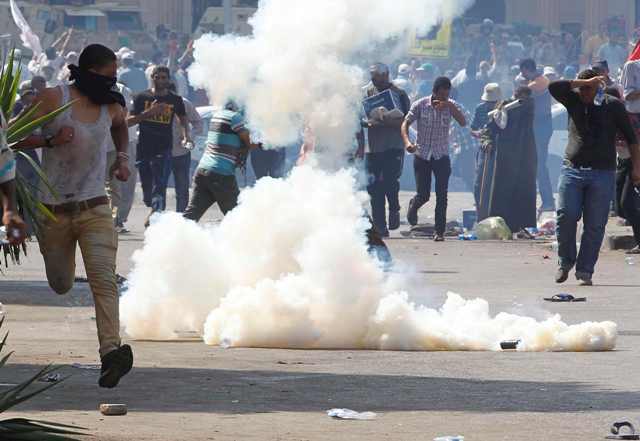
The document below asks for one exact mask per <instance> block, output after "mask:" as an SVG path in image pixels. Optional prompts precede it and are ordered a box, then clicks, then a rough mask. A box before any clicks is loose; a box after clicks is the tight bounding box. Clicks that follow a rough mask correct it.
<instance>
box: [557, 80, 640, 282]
mask: <svg viewBox="0 0 640 441" xmlns="http://www.w3.org/2000/svg"><path fill="white" fill-rule="evenodd" d="M604 80H605V78H604V77H601V76H598V74H597V73H596V72H594V71H593V70H590V69H588V70H585V71H583V72H581V73H580V75H578V79H577V80H573V81H556V82H554V83H551V85H550V86H549V92H550V93H551V95H552V96H553V97H554V98H555V99H556V100H557V101H558V102H559V103H561V104H562V105H563V106H565V107H566V108H567V113H568V114H569V140H568V144H567V148H566V152H565V159H564V166H563V168H562V172H561V175H560V184H559V188H558V193H559V201H558V210H557V230H556V235H557V239H558V257H559V266H560V268H559V269H558V272H557V274H556V282H557V283H563V282H565V281H566V280H567V278H568V277H569V271H571V269H573V267H574V266H575V267H576V279H577V280H578V281H579V282H580V285H583V286H590V285H592V284H593V282H592V277H593V273H594V269H595V265H596V262H597V261H598V255H599V252H600V247H601V246H602V240H603V239H604V234H605V228H606V226H607V221H608V216H609V208H610V205H611V201H612V200H613V196H614V188H615V170H616V146H615V141H616V134H617V133H620V134H622V136H624V138H625V140H626V141H627V143H628V145H629V150H630V152H631V157H632V161H633V172H632V180H633V183H634V184H635V185H640V148H639V147H638V141H637V139H636V135H635V132H634V131H633V128H632V126H631V123H630V121H629V117H628V116H627V112H626V109H625V107H624V104H623V103H622V102H621V101H620V100H618V99H617V98H615V97H612V96H610V95H606V96H604V99H603V100H600V99H598V100H596V95H598V90H599V89H600V88H603V89H604ZM575 89H578V91H577V92H576V91H575ZM600 101H601V102H600ZM580 218H583V222H584V231H583V233H582V239H581V246H580V252H579V253H578V251H577V246H576V230H577V225H578V221H579V220H580Z"/></svg>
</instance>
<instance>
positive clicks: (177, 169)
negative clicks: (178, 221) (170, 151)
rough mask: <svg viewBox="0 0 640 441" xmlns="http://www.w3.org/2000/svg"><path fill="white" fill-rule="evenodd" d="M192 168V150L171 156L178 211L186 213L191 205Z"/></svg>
mask: <svg viewBox="0 0 640 441" xmlns="http://www.w3.org/2000/svg"><path fill="white" fill-rule="evenodd" d="M190 168H191V152H189V153H187V154H186V155H180V156H174V157H172V158H171V171H172V172H173V180H174V182H175V190H176V212H178V213H184V210H186V209H187V205H189V184H190V183H189V175H190Z"/></svg>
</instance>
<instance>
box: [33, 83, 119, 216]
mask: <svg viewBox="0 0 640 441" xmlns="http://www.w3.org/2000/svg"><path fill="white" fill-rule="evenodd" d="M58 88H59V89H60V90H61V91H62V105H64V104H67V103H68V102H69V101H70V97H71V94H70V91H69V86H68V85H66V84H63V85H61V86H58ZM111 125H112V121H111V115H109V109H108V106H107V105H103V106H100V116H99V117H98V120H97V121H96V122H93V123H85V122H81V121H77V120H76V119H74V118H73V114H72V108H69V109H67V110H66V111H65V112H63V113H62V114H61V115H58V116H57V117H56V118H55V119H54V120H53V121H51V122H50V123H49V124H47V125H45V126H44V127H43V128H42V133H43V135H44V136H53V135H56V134H57V133H58V130H60V128H62V127H65V126H66V127H73V129H74V136H73V140H72V141H71V142H69V143H67V144H62V145H57V146H55V147H53V148H50V149H49V148H44V149H42V170H43V171H44V173H45V175H46V176H47V179H48V181H49V184H50V185H51V187H52V188H53V189H54V190H55V191H56V193H57V195H56V196H57V198H56V197H55V196H54V195H52V194H51V192H50V191H49V190H48V189H47V187H46V185H45V184H44V183H43V182H40V188H39V190H40V194H41V195H42V197H41V199H42V202H43V203H45V204H49V205H57V204H62V203H66V202H79V201H85V200H87V199H93V198H95V197H98V196H106V190H105V179H106V167H107V149H106V145H107V143H106V142H105V141H106V138H107V136H109V137H110V136H111Z"/></svg>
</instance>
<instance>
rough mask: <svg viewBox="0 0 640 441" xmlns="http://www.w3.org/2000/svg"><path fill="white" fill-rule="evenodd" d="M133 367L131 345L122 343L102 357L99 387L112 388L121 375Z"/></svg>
mask: <svg viewBox="0 0 640 441" xmlns="http://www.w3.org/2000/svg"><path fill="white" fill-rule="evenodd" d="M132 367H133V351H132V350H131V346H129V345H122V346H120V347H119V348H118V349H116V350H114V351H111V352H109V353H108V354H107V355H105V356H104V357H102V369H101V370H100V380H99V381H98V384H99V385H100V387H106V388H108V389H111V388H114V387H116V386H117V385H118V382H119V381H120V379H121V378H122V377H124V376H125V375H127V374H128V373H129V371H130V370H131V368H132Z"/></svg>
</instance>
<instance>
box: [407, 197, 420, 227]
mask: <svg viewBox="0 0 640 441" xmlns="http://www.w3.org/2000/svg"><path fill="white" fill-rule="evenodd" d="M407 222H409V225H411V226H412V227H413V226H416V225H418V206H417V204H416V201H415V200H414V199H411V201H410V202H409V209H408V210H407Z"/></svg>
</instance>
